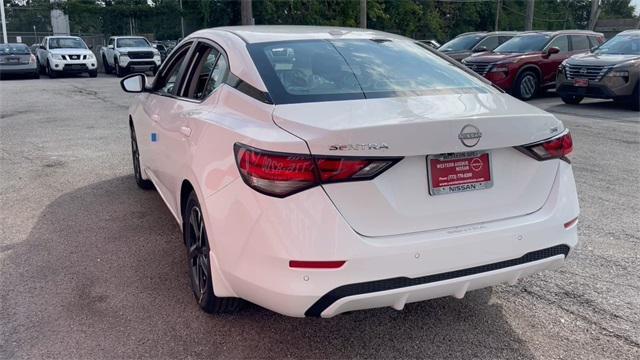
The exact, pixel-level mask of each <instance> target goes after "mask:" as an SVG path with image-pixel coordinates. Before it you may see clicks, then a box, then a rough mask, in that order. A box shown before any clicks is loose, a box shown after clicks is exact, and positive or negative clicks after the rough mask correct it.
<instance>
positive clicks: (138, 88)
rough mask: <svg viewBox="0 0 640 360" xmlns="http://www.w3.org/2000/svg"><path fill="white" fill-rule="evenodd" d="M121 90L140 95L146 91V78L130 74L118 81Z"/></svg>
mask: <svg viewBox="0 0 640 360" xmlns="http://www.w3.org/2000/svg"><path fill="white" fill-rule="evenodd" d="M120 86H121V87H122V90H124V91H125V92H130V93H141V92H144V91H146V90H147V77H146V76H145V75H144V74H132V75H129V76H127V77H125V78H124V79H122V80H121V81H120Z"/></svg>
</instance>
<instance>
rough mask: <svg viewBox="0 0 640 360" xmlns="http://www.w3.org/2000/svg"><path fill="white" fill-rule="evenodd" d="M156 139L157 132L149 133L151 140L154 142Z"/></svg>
mask: <svg viewBox="0 0 640 360" xmlns="http://www.w3.org/2000/svg"><path fill="white" fill-rule="evenodd" d="M156 141H158V134H156V133H151V142H156Z"/></svg>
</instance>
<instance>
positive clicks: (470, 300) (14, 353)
mask: <svg viewBox="0 0 640 360" xmlns="http://www.w3.org/2000/svg"><path fill="white" fill-rule="evenodd" d="M132 101H133V96H131V95H127V94H125V93H123V92H122V91H121V89H120V86H119V84H118V79H116V78H114V77H110V76H100V77H98V78H96V79H90V78H86V77H70V78H62V79H55V80H51V79H47V78H43V79H40V80H7V81H1V82H0V205H1V206H0V359H14V358H15V359H40V358H49V359H102V358H105V359H108V358H118V359H124V358H126V359H129V358H153V359H175V358H209V359H210V358H270V359H281V358H305V359H306V358H355V357H357V358H385V359H386V358H433V359H445V358H451V359H472V358H479V359H638V358H640V275H639V274H640V215H639V214H640V211H639V210H640V192H639V191H638V184H639V182H640V160H639V159H640V157H639V155H640V115H639V113H637V112H632V111H630V110H627V109H620V108H618V107H617V105H615V104H613V103H612V102H608V101H594V100H590V101H586V102H585V104H581V105H577V106H572V105H565V104H563V103H562V102H561V101H560V100H559V98H557V97H555V96H554V95H553V94H548V95H545V96H543V97H542V98H540V99H536V100H534V101H532V102H531V103H532V104H534V105H536V106H538V107H541V108H543V109H546V110H547V111H550V112H553V113H555V114H556V115H557V116H558V117H559V118H560V119H561V120H563V121H564V122H565V124H566V125H567V126H568V127H569V128H570V129H571V131H572V134H573V139H574V142H575V153H574V156H573V164H574V172H575V177H576V182H577V186H578V192H579V197H580V204H581V208H582V213H581V216H580V223H579V234H580V243H579V245H578V247H577V248H576V249H575V251H573V253H572V255H571V256H570V258H569V259H568V262H567V264H566V266H564V267H563V268H560V269H558V270H554V271H547V272H544V273H541V274H537V275H535V276H532V277H529V278H525V279H522V280H521V281H520V282H519V283H518V284H516V285H515V286H508V285H504V286H498V287H495V288H493V289H483V290H478V291H473V292H470V293H468V294H467V295H466V296H465V298H463V299H461V300H457V299H454V298H443V299H436V300H431V301H425V302H421V303H415V304H408V305H407V306H406V308H405V310H404V311H395V310H393V309H390V308H385V309H375V310H368V311H359V312H354V313H350V314H345V315H340V316H337V317H335V318H332V319H298V318H289V317H285V316H281V315H278V314H275V313H272V312H270V311H268V310H265V309H262V308H260V307H258V306H254V305H251V306H249V307H248V308H246V309H245V310H244V311H243V312H241V313H239V314H237V315H224V316H211V315H206V314H204V313H202V312H201V311H200V310H199V309H198V307H197V305H196V303H195V301H194V300H193V298H192V295H191V291H190V287H189V282H188V275H187V266H186V261H185V256H186V254H185V250H184V248H183V245H182V243H181V237H180V231H179V229H178V227H177V225H176V224H175V221H174V220H173V218H172V216H171V214H170V213H169V211H168V210H167V209H166V208H165V206H164V204H163V203H162V200H161V199H160V197H159V196H158V194H157V193H156V192H154V191H142V190H139V189H138V188H137V187H136V185H135V182H134V179H133V176H132V170H131V157H130V148H129V146H130V145H129V137H128V128H127V121H126V116H127V108H128V105H129V104H130V103H131V102H132Z"/></svg>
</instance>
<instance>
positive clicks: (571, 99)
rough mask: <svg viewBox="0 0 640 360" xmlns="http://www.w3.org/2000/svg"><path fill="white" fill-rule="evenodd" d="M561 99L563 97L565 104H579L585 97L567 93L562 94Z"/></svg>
mask: <svg viewBox="0 0 640 360" xmlns="http://www.w3.org/2000/svg"><path fill="white" fill-rule="evenodd" d="M560 99H562V101H563V102H564V103H565V104H570V105H578V104H580V102H581V101H582V100H583V99H584V96H571V95H566V96H560Z"/></svg>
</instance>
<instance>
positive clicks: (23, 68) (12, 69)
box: [0, 64, 38, 74]
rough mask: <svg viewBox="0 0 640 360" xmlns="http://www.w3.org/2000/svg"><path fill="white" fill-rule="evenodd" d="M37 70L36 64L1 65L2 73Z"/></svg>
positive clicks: (29, 72)
mask: <svg viewBox="0 0 640 360" xmlns="http://www.w3.org/2000/svg"><path fill="white" fill-rule="evenodd" d="M37 72H38V67H37V66H36V64H23V65H0V74H34V73H37Z"/></svg>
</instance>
